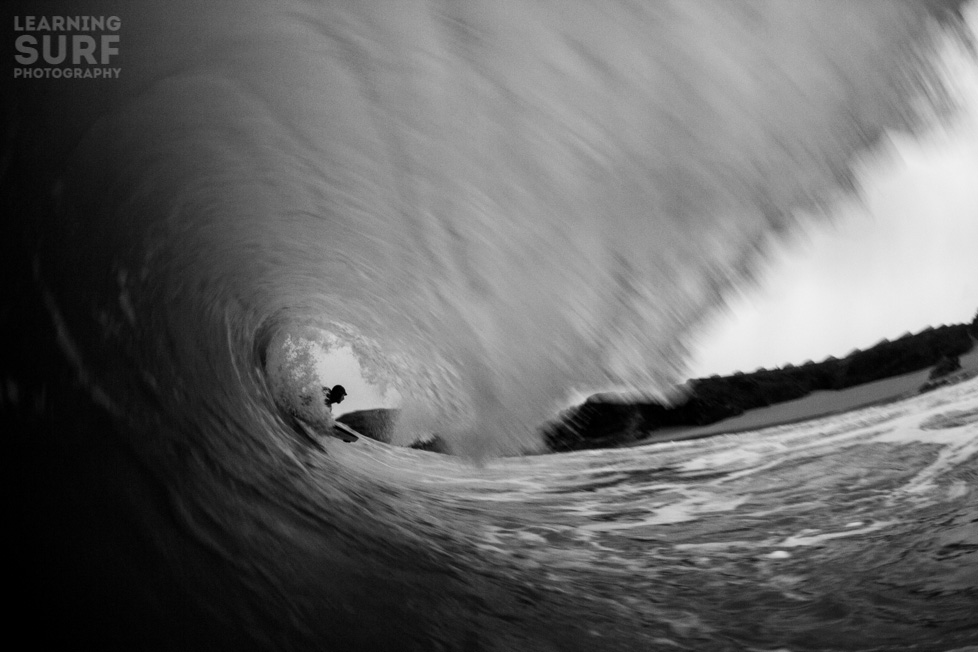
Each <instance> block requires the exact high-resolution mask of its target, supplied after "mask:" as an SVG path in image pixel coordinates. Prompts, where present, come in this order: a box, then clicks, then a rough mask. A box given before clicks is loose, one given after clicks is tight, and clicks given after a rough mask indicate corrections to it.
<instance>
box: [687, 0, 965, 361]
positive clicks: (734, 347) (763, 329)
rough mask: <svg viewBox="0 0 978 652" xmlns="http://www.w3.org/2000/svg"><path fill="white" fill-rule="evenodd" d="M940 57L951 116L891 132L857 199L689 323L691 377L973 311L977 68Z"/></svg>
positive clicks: (864, 171) (802, 355)
mask: <svg viewBox="0 0 978 652" xmlns="http://www.w3.org/2000/svg"><path fill="white" fill-rule="evenodd" d="M974 13H978V12H974ZM974 22H975V21H974V20H973V21H972V23H974ZM949 63H950V65H951V66H952V72H951V74H952V78H953V80H954V83H955V86H956V87H957V89H958V92H959V93H960V101H961V110H960V115H958V116H957V117H956V119H955V122H954V124H952V125H951V126H950V127H949V128H948V129H946V130H945V129H938V130H935V131H934V132H933V133H929V134H926V135H925V136H924V137H923V138H920V137H918V138H916V139H913V138H910V137H909V136H906V135H901V134H895V135H892V136H891V138H890V142H889V146H888V147H887V148H885V149H884V153H883V154H882V155H877V156H875V157H872V158H871V159H869V160H868V161H867V162H866V164H865V166H864V167H862V168H861V174H860V175H859V181H860V185H861V187H862V196H861V199H860V200H859V201H849V202H847V203H846V204H844V205H842V206H840V207H839V209H838V210H837V211H832V213H831V219H829V220H824V219H823V220H820V221H819V223H818V225H817V226H814V227H811V226H810V227H808V228H806V229H804V230H803V232H802V233H800V234H796V235H795V236H794V237H792V238H791V239H790V240H789V241H788V242H787V243H786V244H785V245H784V246H781V247H779V248H778V250H777V252H776V253H775V255H774V256H773V257H772V258H771V259H770V260H769V262H768V264H767V265H766V266H765V267H764V272H765V273H763V274H762V277H761V282H760V284H759V286H758V287H755V288H749V289H746V290H742V291H741V292H740V293H739V294H737V295H735V296H734V297H733V298H732V299H731V301H730V303H729V306H728V309H727V310H725V311H723V312H721V313H720V314H719V315H717V316H716V317H715V318H714V319H712V320H711V321H710V322H709V323H708V324H707V325H705V326H704V327H703V328H701V329H700V330H699V331H698V333H697V334H696V335H695V338H694V339H695V341H696V342H697V345H696V346H695V347H694V349H693V358H692V361H691V364H690V367H689V377H691V378H696V377H703V376H709V375H711V374H714V373H717V374H727V373H731V372H733V371H738V370H739V371H745V372H747V371H753V370H755V369H757V368H759V367H767V368H771V367H775V366H782V365H784V364H786V363H792V364H798V363H801V362H804V361H806V360H814V361H816V362H818V361H819V360H823V359H825V358H826V357H828V356H830V355H832V356H835V357H843V356H845V355H846V354H848V353H849V352H851V351H852V350H853V349H856V348H867V347H870V346H872V345H873V344H876V343H877V342H879V341H880V340H882V339H883V338H887V339H895V338H897V337H899V336H901V335H903V334H904V333H906V332H908V331H909V332H912V333H916V332H918V331H920V330H922V329H924V328H926V327H927V326H938V325H941V324H951V323H961V322H970V321H971V320H972V319H973V318H974V316H975V313H976V312H978V64H975V63H974V62H966V61H965V60H964V58H963V57H962V58H960V59H957V58H956V59H953V60H952V61H950V62H949ZM808 223H809V224H811V221H808Z"/></svg>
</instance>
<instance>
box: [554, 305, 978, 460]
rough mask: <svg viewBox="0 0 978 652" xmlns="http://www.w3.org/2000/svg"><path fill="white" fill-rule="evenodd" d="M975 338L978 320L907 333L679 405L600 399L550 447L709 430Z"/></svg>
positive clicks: (705, 384) (559, 428)
mask: <svg viewBox="0 0 978 652" xmlns="http://www.w3.org/2000/svg"><path fill="white" fill-rule="evenodd" d="M973 338H974V339H973ZM975 339H978V315H976V316H975V319H974V321H972V323H971V324H958V325H954V326H941V327H939V328H928V329H926V330H924V331H922V332H920V333H917V334H916V335H910V334H909V333H908V334H907V335H904V336H903V337H901V338H900V339H898V340H895V341H892V342H890V341H887V340H884V341H882V342H880V343H879V344H877V345H876V346H874V347H872V348H870V349H866V350H865V351H854V352H853V353H851V354H849V355H848V356H846V357H845V358H842V359H835V358H828V359H827V360H825V361H823V362H818V363H814V362H808V363H805V364H803V365H800V366H797V367H796V366H792V365H788V366H785V367H783V368H780V369H761V370H759V371H755V372H753V373H739V372H738V373H735V374H733V375H731V376H712V377H710V378H702V379H697V380H693V381H690V383H689V392H688V394H687V395H686V397H685V398H684V399H681V401H680V402H678V403H677V404H675V405H663V404H661V403H657V402H654V401H650V402H640V403H622V402H615V401H610V400H604V399H602V398H601V397H600V396H595V397H591V398H590V399H588V401H586V402H585V403H584V404H583V405H580V406H577V407H575V408H572V409H570V410H568V411H567V412H566V413H565V414H564V415H562V417H561V418H560V419H559V420H557V421H555V422H553V423H551V424H548V425H547V426H546V427H545V428H544V431H543V435H544V441H545V442H546V444H547V447H548V449H549V450H551V451H553V452H560V451H570V450H582V449H587V448H603V447H607V446H616V445H621V444H624V443H628V442H630V441H636V440H639V439H642V438H644V437H646V436H648V434H649V433H650V432H652V431H655V430H660V429H663V428H673V427H681V426H705V425H709V424H711V423H716V422H717V421H721V420H723V419H727V418H730V417H733V416H737V415H738V414H741V413H743V412H745V411H747V410H752V409H754V408H759V407H765V406H768V405H773V404H775V403H782V402H784V401H790V400H794V399H798V398H802V397H804V396H806V395H808V394H810V393H811V392H813V391H817V390H840V389H846V388H848V387H855V386H857V385H863V384H865V383H869V382H873V381H876V380H882V379H884V378H890V377H893V376H899V375H902V374H906V373H911V372H914V371H920V370H921V369H926V368H928V367H933V366H934V365H935V364H937V363H938V362H940V361H941V360H942V359H950V360H956V359H957V358H958V357H959V356H961V355H963V354H965V353H967V352H968V351H970V350H971V348H972V346H973V344H974V341H975Z"/></svg>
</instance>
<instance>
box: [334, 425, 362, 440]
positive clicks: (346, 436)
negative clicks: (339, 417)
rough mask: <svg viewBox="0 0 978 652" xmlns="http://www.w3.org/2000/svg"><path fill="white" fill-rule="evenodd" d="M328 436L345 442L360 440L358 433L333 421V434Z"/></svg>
mask: <svg viewBox="0 0 978 652" xmlns="http://www.w3.org/2000/svg"><path fill="white" fill-rule="evenodd" d="M330 434H331V435H333V436H334V437H339V438H340V439H342V440H343V441H346V442H353V441H356V440H358V439H360V433H358V432H357V431H356V430H354V429H353V428H351V427H349V426H348V425H346V424H343V423H340V422H339V421H335V422H334V423H333V432H331V433H330Z"/></svg>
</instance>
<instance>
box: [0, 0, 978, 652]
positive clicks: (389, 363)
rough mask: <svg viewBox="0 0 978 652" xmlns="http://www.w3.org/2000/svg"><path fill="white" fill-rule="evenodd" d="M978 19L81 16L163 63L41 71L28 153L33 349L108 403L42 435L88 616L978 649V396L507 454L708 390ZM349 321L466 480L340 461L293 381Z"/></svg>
mask: <svg viewBox="0 0 978 652" xmlns="http://www.w3.org/2000/svg"><path fill="white" fill-rule="evenodd" d="M956 4H957V3H947V4H944V3H940V2H933V3H915V2H889V3H879V4H869V3H859V4H858V5H856V4H853V3H829V2H818V3H815V2H812V3H806V4H803V5H798V6H790V7H789V6H786V5H784V4H780V3H774V2H772V3H752V2H737V3H732V2H731V3H722V4H717V3H708V2H674V3H661V4H654V5H648V6H641V5H640V6H632V5H629V4H627V3H615V4H602V5H600V6H598V5H591V4H589V3H574V4H568V5H562V6H559V7H550V6H546V5H542V4H530V3H515V4H513V5H512V6H505V7H504V6H502V5H495V4H489V3H457V4H446V5H436V4H434V3H427V2H417V3H411V4H404V5H398V7H397V8H396V9H391V8H389V7H384V8H382V7H380V5H375V4H372V3H341V2H322V3H316V2H299V1H297V0H290V1H286V2H279V3H271V4H267V3H257V2H246V3H230V2H213V3H207V4H204V5H201V6H198V5H196V4H192V3H182V2H169V3H162V2H160V3H146V4H145V5H142V6H140V8H139V10H138V11H137V10H135V9H134V8H131V7H129V6H128V5H119V4H98V3H95V4H91V5H72V9H71V12H72V13H77V12H79V11H81V7H84V9H85V10H86V11H89V12H90V13H93V14H97V13H109V12H114V13H117V14H118V15H120V16H121V20H122V27H121V29H120V35H121V39H122V40H121V42H120V46H119V50H120V54H119V59H118V63H119V66H120V67H121V69H122V70H123V74H122V75H121V77H120V78H119V79H118V80H103V81H100V82H93V83H91V84H87V83H84V82H83V80H76V81H75V82H72V83H61V82H57V83H56V80H50V81H46V82H45V81H40V80H34V82H36V83H34V82H32V85H22V86H21V87H19V90H18V93H17V94H16V96H15V100H16V101H15V102H14V103H13V104H12V107H13V108H12V109H11V111H10V112H9V115H8V118H7V126H8V129H7V131H6V133H7V138H8V140H7V148H6V150H5V151H7V152H8V153H9V156H7V157H6V158H5V161H7V162H8V163H9V166H8V168H5V169H9V170H12V172H9V174H7V175H6V176H5V187H6V188H7V189H8V190H9V197H11V198H12V199H11V200H10V203H9V205H11V206H13V207H15V209H16V211H17V213H18V217H20V218H22V219H21V221H22V222H24V223H29V226H28V227H25V228H24V229H23V233H24V234H27V236H26V237H25V238H23V239H22V240H19V242H20V241H23V242H27V243H28V246H27V247H26V249H25V252H18V255H19V256H20V257H19V258H11V260H13V261H20V260H23V261H25V262H24V264H23V265H21V266H19V267H17V268H16V269H15V270H14V272H15V274H19V277H18V278H23V279H29V283H27V285H26V286H25V287H29V288H30V289H29V290H25V292H26V293H27V294H28V295H29V297H30V300H31V301H34V303H36V304H37V305H39V306H41V313H42V314H41V316H40V317H37V319H38V322H37V323H38V324H40V325H41V326H42V327H39V328H38V329H37V330H36V332H34V331H31V332H30V333H29V337H28V342H26V344H25V346H27V347H30V346H34V347H36V348H37V349H38V350H43V351H45V352H46V353H45V354H44V355H45V356H48V357H50V356H53V359H56V360H57V361H58V362H51V363H50V364H51V365H53V366H52V367H51V369H53V371H48V369H49V368H48V367H46V366H45V367H43V369H44V370H45V371H40V372H37V373H41V374H48V375H47V376H46V377H45V378H44V382H43V387H44V392H45V393H44V394H43V396H49V395H50V396H54V397H62V396H66V395H74V394H73V393H74V392H76V391H77V392H80V394H81V395H82V396H83V397H84V399H82V403H81V407H77V404H75V403H71V402H68V401H67V400H61V399H57V400H55V399H50V400H41V401H40V403H38V402H37V401H34V405H39V406H40V407H38V408H37V409H36V410H34V413H32V416H31V417H30V419H27V420H26V422H27V425H28V426H29V428H30V429H32V432H36V433H44V435H45V436H49V437H50V440H49V441H51V442H52V447H53V448H54V449H55V450H56V451H57V450H61V451H62V452H61V453H53V454H52V457H56V458H57V459H59V460H60V461H59V464H62V465H63V467H57V468H59V469H62V468H63V469H64V477H70V480H68V479H63V478H62V473H61V472H60V471H59V472H58V473H54V472H52V473H51V475H52V476H54V481H53V488H50V489H46V490H45V491H47V492H48V493H49V494H50V497H49V501H48V502H45V503H44V505H45V509H47V508H51V507H52V506H55V507H56V508H57V509H55V510H53V511H50V512H45V510H42V509H40V508H38V510H36V511H37V512H38V514H32V515H31V518H34V519H36V520H37V521H38V522H40V521H43V522H44V524H45V528H46V529H44V530H43V532H45V533H47V534H52V533H56V534H55V535H54V536H48V537H41V536H40V535H38V538H43V545H42V546H40V547H39V548H37V550H35V551H34V552H35V553H36V554H37V555H38V556H39V557H40V558H41V560H40V561H39V562H38V563H39V564H40V565H42V566H43V565H44V564H46V563H51V562H54V563H56V565H57V568H59V569H67V570H65V571H64V572H65V574H66V577H68V578H70V580H71V581H72V582H74V583H75V584H77V585H78V586H74V585H73V588H72V590H70V591H69V590H62V591H58V590H57V589H56V588H55V592H56V593H58V594H59V595H58V598H57V599H58V601H59V602H58V604H59V605H61V606H62V607H64V606H65V605H67V607H68V608H69V610H74V611H76V612H77V613H79V614H82V616H80V617H79V619H82V617H84V618H88V619H91V622H93V623H97V626H92V627H90V628H89V629H86V630H85V631H86V633H87V634H88V635H90V636H93V637H94V638H96V639H98V638H99V637H100V636H101V637H103V638H104V639H105V641H108V642H112V643H119V645H120V646H125V645H123V644H128V646H129V647H144V648H147V649H188V648H198V649H337V650H345V649H369V650H381V649H392V650H397V649H410V650H434V649H448V650H451V649H460V650H515V649H520V650H564V649H589V650H591V649H609V650H612V649H659V648H662V649H691V650H696V649H731V650H733V649H738V650H740V649H756V650H774V649H790V650H804V649H903V647H905V646H907V645H917V648H915V649H922V650H923V649H934V650H937V649H941V650H945V649H946V650H950V649H952V648H954V647H955V646H957V647H961V646H963V645H965V644H966V643H969V642H971V643H973V642H974V639H975V619H974V616H973V613H972V611H973V609H972V607H973V606H974V602H975V593H974V581H973V579H974V575H973V569H974V561H975V560H974V546H975V544H976V541H975V536H974V534H975V533H974V529H975V518H976V516H975V512H974V509H973V507H971V506H972V505H973V504H974V480H975V475H974V473H975V466H974V464H975V460H974V453H975V446H976V443H975V442H976V438H978V435H976V432H975V403H976V396H975V394H976V386H975V384H974V382H972V383H970V384H966V385H961V386H956V387H953V388H946V389H942V390H939V391H938V392H935V393H933V394H928V395H927V396H925V397H921V398H918V399H914V400H912V401H911V402H909V403H905V404H899V405H896V406H888V407H886V408H879V409H870V410H866V411H862V412H858V413H852V414H851V415H847V416H844V417H837V418H835V420H828V421H822V422H812V423H810V424H806V425H802V426H796V427H793V428H791V429H787V430H783V431H777V432H774V433H764V434H747V435H739V436H737V437H732V438H721V439H716V440H710V441H705V442H696V443H690V444H685V445H672V446H659V447H651V448H642V449H629V450H627V451H602V452H591V453H584V454H574V455H565V456H539V457H532V458H526V459H521V458H516V459H512V458H507V459H506V460H505V461H495V460H497V456H498V455H500V454H512V453H516V452H520V451H525V450H533V449H534V448H535V447H536V446H538V444H539V442H538V441H537V438H536V437H537V435H536V432H537V428H538V426H539V425H540V424H541V423H542V422H543V421H544V420H546V419H547V418H549V417H551V416H552V415H553V414H554V411H555V410H556V409H557V408H558V407H560V406H561V405H562V404H564V403H565V402H566V400H567V397H568V396H569V395H572V394H575V393H581V392H587V391H591V390H597V389H604V388H606V387H609V386H616V387H622V386H624V387H630V388H633V389H638V390H640V391H642V392H646V393H650V394H659V395H661V394H667V393H668V392H669V391H670V390H669V388H670V387H671V384H672V383H673V382H674V381H675V380H677V379H678V378H680V377H681V371H682V366H683V356H684V352H685V346H686V340H685V339H684V338H685V337H686V333H687V332H688V331H689V328H690V327H691V325H693V324H695V323H696V322H697V320H699V319H700V318H702V317H703V316H704V315H705V314H707V312H708V311H710V310H711V309H713V308H715V307H717V306H718V305H720V304H721V303H722V297H723V295H724V293H725V292H726V291H728V290H729V289H730V288H732V287H734V286H737V285H741V284H743V283H746V282H749V281H750V276H751V270H752V269H753V267H754V265H755V264H756V262H757V261H758V260H759V257H760V256H762V254H763V251H764V248H765V246H766V244H767V243H768V242H769V239H770V238H773V237H777V235H778V234H779V233H782V232H784V231H786V230H788V229H790V227H791V225H792V223H793V220H794V218H793V217H792V216H793V215H794V214H795V213H794V211H796V210H798V209H802V208H805V209H808V210H809V213H812V212H814V213H817V212H818V211H817V210H815V211H812V209H818V208H819V207H825V206H829V205H831V202H832V201H833V200H834V199H836V198H838V197H839V196H840V195H842V194H844V193H847V192H850V191H851V190H852V174H851V172H850V166H851V164H852V163H853V161H854V160H855V157H856V156H857V155H859V154H860V153H862V152H865V151H868V150H871V148H872V146H873V145H876V144H878V143H879V142H880V141H881V140H882V139H884V138H885V134H886V132H887V130H892V129H920V128H923V127H925V126H927V125H929V124H932V123H933V122H935V121H939V120H940V119H941V118H942V117H946V116H947V115H948V114H949V111H950V106H951V101H950V99H949V97H948V95H947V94H946V93H945V92H944V91H943V90H942V78H941V67H940V55H941V52H942V51H943V50H942V48H947V47H953V45H952V44H953V42H954V39H955V38H957V37H960V36H961V35H962V34H963V33H964V32H963V31H962V30H963V28H962V27H961V23H960V22H959V21H958V19H957V16H956V14H954V12H953V8H954V6H956ZM52 7H53V5H52ZM49 10H50V11H54V10H55V9H53V8H52V9H49ZM61 81H62V82H63V81H65V80H61ZM21 235H23V234H21ZM17 264H18V263H16V262H12V263H10V265H11V266H12V267H13V266H15V265H17ZM12 287H20V286H18V285H15V284H12ZM28 330H29V329H28ZM48 331H50V332H51V333H52V335H51V337H50V338H49V339H45V338H46V337H47V336H46V335H45V333H47V332H48ZM308 333H320V334H324V335H321V337H324V338H327V339H329V341H330V342H339V343H340V345H342V346H348V347H350V349H351V350H352V351H353V352H354V353H355V354H356V355H357V356H358V358H359V362H360V363H361V365H362V366H363V368H364V372H365V374H366V375H367V376H368V377H369V378H370V379H372V380H374V381H375V382H376V383H377V384H378V385H380V386H384V387H387V388H390V389H392V390H395V391H396V393H397V394H398V395H399V396H401V397H402V400H403V412H404V417H403V422H402V423H401V426H400V427H401V430H400V432H401V435H399V436H400V437H401V438H402V440H403V441H405V442H406V441H410V440H411V439H413V438H414V437H415V436H416V435H417V434H418V433H430V432H437V433H438V434H440V435H441V436H442V437H443V438H444V439H445V440H446V441H447V442H448V444H449V445H450V447H451V448H452V450H453V452H454V453H456V454H457V456H455V457H450V458H446V457H440V456H435V455H430V454H425V453H422V452H415V451H408V450H406V449H403V448H394V447H384V446H382V445H380V444H377V443H374V442H370V441H365V440H361V442H358V443H357V444H356V445H352V446H351V445H342V444H341V443H340V442H338V441H337V442H335V443H334V442H332V441H327V442H326V446H325V452H323V451H320V450H318V449H317V448H314V447H311V446H310V445H309V443H308V442H306V441H305V440H304V439H303V438H302V437H301V436H300V435H299V434H298V433H296V432H295V430H293V429H292V428H291V427H290V425H289V424H288V422H287V420H286V418H285V415H284V412H283V405H282V402H283V401H282V399H281V392H279V391H278V386H277V384H276V383H280V382H282V377H281V375H276V372H275V371H274V370H275V369H276V368H277V366H276V365H275V364H274V360H273V361H272V362H271V363H270V352H273V351H274V346H275V345H276V343H279V342H281V341H283V340H284V339H286V338H288V337H290V336H302V335H303V334H308ZM31 338H33V339H31ZM48 357H45V360H47V359H49V358H48ZM45 364H47V363H45ZM18 373H19V372H17V371H15V370H13V369H12V370H10V371H7V372H5V376H6V382H7V391H6V393H5V406H13V407H12V409H13V410H15V411H16V410H22V409H26V408H25V407H24V406H25V405H27V401H26V399H25V400H21V399H20V398H18V397H19V396H20V395H21V394H22V393H24V390H21V389H19V388H20V386H21V384H25V387H26V384H27V381H26V380H23V379H22V378H21V377H20V376H18ZM11 387H12V388H14V389H10V388H11ZM76 408H77V409H78V412H77V413H76V412H75V410H76ZM21 425H23V423H22V424H21ZM29 445H30V446H35V447H36V446H39V444H38V443H36V441H32V442H31V443H30V444H29ZM58 447H60V449H59V448H58ZM103 450H104V451H107V453H106V456H105V457H104V458H96V457H95V455H94V453H92V451H103ZM65 451H72V452H71V453H70V454H69V453H68V452H65ZM75 454H77V456H78V457H77V459H74V458H72V455H75ZM59 455H60V456H59ZM44 463H46V462H44ZM44 463H42V462H38V464H39V465H41V466H43V464H44ZM16 477H17V478H19V479H20V480H19V481H21V482H23V483H25V484H29V483H30V477H31V473H30V472H28V471H24V472H23V473H22V474H20V475H17V476H16ZM59 478H60V480H59ZM45 481H52V478H50V477H46V476H45ZM59 482H60V484H59ZM45 495H48V494H45ZM60 498H65V499H66V500H65V501H62V500H60ZM68 498H70V501H69V500H68ZM65 505H70V506H71V508H70V509H69V508H68V507H65ZM26 509H27V511H31V510H30V506H29V504H28V506H27V508H26ZM75 509H77V510H80V511H77V512H74V511H72V510H75ZM41 512H45V513H41ZM68 512H71V513H72V514H75V513H77V514H79V516H72V517H71V519H69V520H66V521H65V522H63V523H62V522H61V521H60V520H59V518H60V517H59V516H57V515H60V514H63V513H68ZM48 514H54V515H48ZM32 522H33V521H32ZM80 533H88V535H89V536H88V538H86V537H84V536H80ZM75 537H78V538H75ZM109 551H114V552H109ZM116 553H118V554H119V558H120V559H125V560H126V564H129V566H125V567H119V568H111V566H112V564H111V563H108V562H107V561H106V560H109V559H112V558H113V555H115V554H116ZM45 555H47V557H45ZM110 568H111V570H110ZM79 569H82V570H79ZM969 573H970V574H969ZM106 578H110V579H106ZM110 580H111V581H110ZM41 585H42V586H50V587H57V586H59V582H58V578H57V577H55V578H54V579H52V580H49V581H48V584H44V583H41ZM78 587H82V588H78ZM91 595H97V596H99V598H100V599H101V602H100V601H98V600H90V599H88V598H90V597H91ZM113 613H117V614H118V615H117V616H115V617H114V616H113ZM73 622H74V621H73ZM144 624H145V626H143V625H144ZM902 646H903V647H902Z"/></svg>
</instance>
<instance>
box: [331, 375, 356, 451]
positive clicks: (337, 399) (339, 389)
mask: <svg viewBox="0 0 978 652" xmlns="http://www.w3.org/2000/svg"><path fill="white" fill-rule="evenodd" d="M344 398H346V388H345V387H343V385H333V388H332V389H329V388H327V387H323V400H324V402H325V403H326V411H327V412H329V416H330V421H332V425H333V434H334V435H335V436H337V437H339V438H340V439H342V440H343V441H346V442H351V441H356V440H357V439H358V435H357V433H356V431H354V430H351V429H350V428H349V427H348V426H346V425H344V424H342V423H340V422H338V421H336V420H335V419H332V416H333V405H335V404H336V403H342V402H343V399H344Z"/></svg>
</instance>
